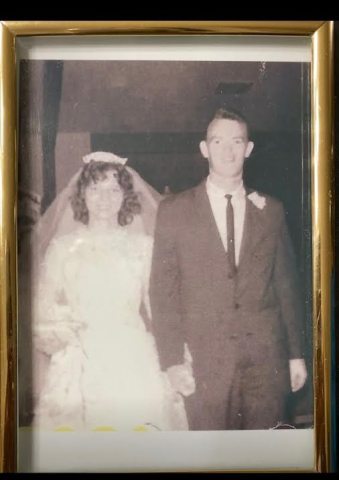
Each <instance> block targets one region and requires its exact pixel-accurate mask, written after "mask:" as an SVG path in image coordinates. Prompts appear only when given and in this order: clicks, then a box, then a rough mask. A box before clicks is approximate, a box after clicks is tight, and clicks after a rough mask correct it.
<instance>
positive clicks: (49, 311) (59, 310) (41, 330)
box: [33, 241, 76, 355]
mask: <svg viewBox="0 0 339 480" xmlns="http://www.w3.org/2000/svg"><path fill="white" fill-rule="evenodd" d="M65 261H66V259H65V252H64V251H63V249H62V244H59V242H57V241H54V242H52V243H51V245H50V246H49V248H48V250H47V252H46V256H45V258H44V261H43V263H42V265H41V267H40V270H39V274H38V280H37V285H36V289H35V292H34V298H33V341H34V345H35V348H36V349H37V350H39V351H41V352H43V353H45V354H47V355H52V354H54V353H56V352H58V351H60V350H62V349H63V348H65V347H66V346H67V345H68V344H69V343H70V342H72V341H74V340H75V339H76V337H75V333H74V330H73V328H72V327H71V325H72V323H73V322H72V310H71V307H70V305H69V304H68V302H67V295H66V293H67V292H65V290H64V287H65V286H64V279H63V266H64V264H65Z"/></svg>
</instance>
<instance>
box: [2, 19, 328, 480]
mask: <svg viewBox="0 0 339 480" xmlns="http://www.w3.org/2000/svg"><path fill="white" fill-rule="evenodd" d="M52 35H53V36H60V35H65V36H83V35H124V36H126V35H133V36H140V35H152V36H154V37H155V38H158V37H159V36H163V35H169V36H172V35H194V36H200V37H203V36H206V35H209V36H213V35H237V36H239V35H242V36H246V35H269V36H277V35H280V36H299V37H300V36H304V37H309V38H311V40H312V60H311V131H312V134H311V156H312V165H311V170H312V171H311V194H312V208H311V210H312V211H311V213H312V250H313V253H312V271H313V273H312V275H313V286H312V292H313V293H312V295H313V331H314V346H313V354H314V357H313V367H314V378H315V383H314V405H315V406H314V429H315V461H314V466H313V469H311V470H308V471H310V472H329V471H331V456H332V451H331V435H332V431H331V422H333V418H332V417H333V416H334V412H333V411H331V375H332V373H331V372H332V367H331V335H332V333H331V302H332V301H333V299H332V298H331V295H332V294H331V290H332V287H331V282H332V276H333V268H334V266H333V265H334V263H333V257H334V240H333V206H334V198H333V193H334V192H333V102H334V95H333V22H331V21H102V22H99V21H3V22H1V24H0V52H1V53H0V132H1V134H0V178H1V185H0V195H1V210H0V212H1V214H0V215H1V216H0V218H1V220H0V229H1V230H0V295H1V302H0V308H1V309H0V393H1V395H0V471H2V472H15V471H16V469H17V413H16V408H17V373H16V368H17V341H16V335H17V305H18V292H17V233H16V218H17V217H16V215H17V181H18V173H17V157H18V122H17V118H18V107H17V95H18V92H17V87H16V78H17V77H16V42H17V41H18V39H20V37H27V36H29V37H35V36H47V37H48V36H52ZM258 471H260V469H258Z"/></svg>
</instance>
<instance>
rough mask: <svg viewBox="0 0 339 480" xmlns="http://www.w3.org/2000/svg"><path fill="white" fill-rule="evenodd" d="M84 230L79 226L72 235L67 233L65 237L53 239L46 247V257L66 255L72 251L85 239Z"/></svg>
mask: <svg viewBox="0 0 339 480" xmlns="http://www.w3.org/2000/svg"><path fill="white" fill-rule="evenodd" d="M86 233H87V232H86V229H85V228H83V227H82V226H79V228H77V229H76V230H74V231H73V232H72V233H67V234H65V235H60V236H57V237H55V238H53V239H52V240H51V242H50V244H49V246H48V249H47V252H46V253H47V255H54V254H59V255H62V254H63V253H67V252H70V251H72V249H73V248H74V247H75V246H76V245H77V244H79V242H82V241H83V240H84V238H85V237H86Z"/></svg>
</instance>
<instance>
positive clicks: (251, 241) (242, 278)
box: [238, 190, 265, 290]
mask: <svg viewBox="0 0 339 480" xmlns="http://www.w3.org/2000/svg"><path fill="white" fill-rule="evenodd" d="M252 191H253V190H251V191H246V210H245V220H244V229H243V237H242V242H241V247H240V256H239V266H238V289H239V290H242V289H243V288H244V287H245V285H246V282H247V279H248V278H249V275H248V272H249V271H250V270H251V259H252V257H253V252H254V250H255V247H256V245H257V244H258V242H259V241H260V238H261V237H262V235H263V232H264V230H265V227H264V222H263V218H262V210H260V209H259V208H258V207H256V206H255V205H254V204H253V202H252V201H251V200H250V199H249V198H248V195H249V194H250V193H252Z"/></svg>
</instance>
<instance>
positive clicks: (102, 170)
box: [70, 160, 141, 226]
mask: <svg viewBox="0 0 339 480" xmlns="http://www.w3.org/2000/svg"><path fill="white" fill-rule="evenodd" d="M112 170H113V171H115V172H116V179H117V182H118V184H119V185H120V188H121V190H122V192H123V196H124V198H123V201H122V204H121V207H120V210H119V212H118V223H119V225H121V226H125V225H128V224H130V223H132V222H133V218H134V215H136V214H139V213H140V212H141V205H140V202H139V199H138V195H137V194H136V192H135V191H134V188H133V179H132V176H131V175H130V173H129V172H128V170H127V169H126V168H125V167H124V166H123V165H120V164H119V163H111V162H98V161H94V160H91V161H90V162H89V163H87V164H86V165H85V166H84V167H83V169H82V172H81V174H80V177H79V179H78V181H77V183H76V186H75V190H74V193H73V195H72V196H71V199H70V200H71V205H72V209H73V215H74V219H75V220H78V221H79V222H82V223H84V224H85V225H87V224H88V221H89V212H88V208H87V205H86V201H85V191H86V188H87V187H88V186H89V185H90V184H91V183H97V182H100V181H102V180H104V179H106V178H107V173H108V172H110V171H112Z"/></svg>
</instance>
